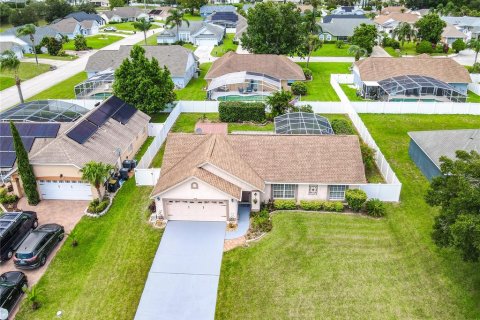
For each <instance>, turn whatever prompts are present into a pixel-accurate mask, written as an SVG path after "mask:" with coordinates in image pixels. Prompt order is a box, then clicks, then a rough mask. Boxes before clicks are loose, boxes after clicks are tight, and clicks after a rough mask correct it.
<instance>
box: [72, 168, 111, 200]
mask: <svg viewBox="0 0 480 320" xmlns="http://www.w3.org/2000/svg"><path fill="white" fill-rule="evenodd" d="M112 169H113V166H111V165H109V164H106V163H103V162H95V161H90V162H88V163H86V164H85V165H84V166H83V168H82V169H81V170H80V172H82V179H83V180H86V181H88V182H90V183H91V184H93V186H94V187H95V189H97V193H98V198H99V199H101V198H102V193H101V192H100V187H101V186H102V184H103V183H104V182H105V180H106V179H107V178H108V177H109V176H110V171H111V170H112Z"/></svg>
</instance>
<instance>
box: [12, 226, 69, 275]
mask: <svg viewBox="0 0 480 320" xmlns="http://www.w3.org/2000/svg"><path fill="white" fill-rule="evenodd" d="M64 235H65V230H64V229H63V226H61V225H59V224H56V223H51V224H44V225H42V226H40V227H38V228H37V229H36V230H33V231H32V232H30V234H29V235H28V237H27V238H25V240H24V241H23V242H22V244H21V245H20V247H19V248H18V250H17V252H16V253H15V257H14V258H13V262H14V264H15V267H17V268H19V269H35V268H38V267H41V266H43V265H44V264H45V262H47V258H48V255H49V254H50V253H51V252H52V251H53V249H54V248H55V246H56V245H57V244H58V243H59V242H60V241H62V239H63V237H64Z"/></svg>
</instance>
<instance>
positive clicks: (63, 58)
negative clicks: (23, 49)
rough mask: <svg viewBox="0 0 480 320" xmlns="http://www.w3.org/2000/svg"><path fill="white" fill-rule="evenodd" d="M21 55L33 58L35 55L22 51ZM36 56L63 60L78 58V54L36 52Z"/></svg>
mask: <svg viewBox="0 0 480 320" xmlns="http://www.w3.org/2000/svg"><path fill="white" fill-rule="evenodd" d="M23 56H24V57H25V58H32V59H35V55H34V54H33V53H24V54H23ZM37 57H38V59H50V60H63V61H72V60H75V59H77V58H78V56H74V55H66V56H51V55H49V54H48V53H37Z"/></svg>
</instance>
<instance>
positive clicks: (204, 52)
mask: <svg viewBox="0 0 480 320" xmlns="http://www.w3.org/2000/svg"><path fill="white" fill-rule="evenodd" d="M212 50H213V46H198V47H197V49H196V50H195V52H194V54H195V55H196V56H197V57H198V61H200V63H205V62H211V61H215V60H216V59H217V58H215V57H212V55H211V54H210V53H211V52H212Z"/></svg>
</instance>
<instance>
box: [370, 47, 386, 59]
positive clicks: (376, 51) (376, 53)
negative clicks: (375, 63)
mask: <svg viewBox="0 0 480 320" xmlns="http://www.w3.org/2000/svg"><path fill="white" fill-rule="evenodd" d="M371 56H372V57H391V55H390V54H389V53H388V52H387V51H385V49H383V48H382V47H380V46H375V47H373V50H372V54H371Z"/></svg>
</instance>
